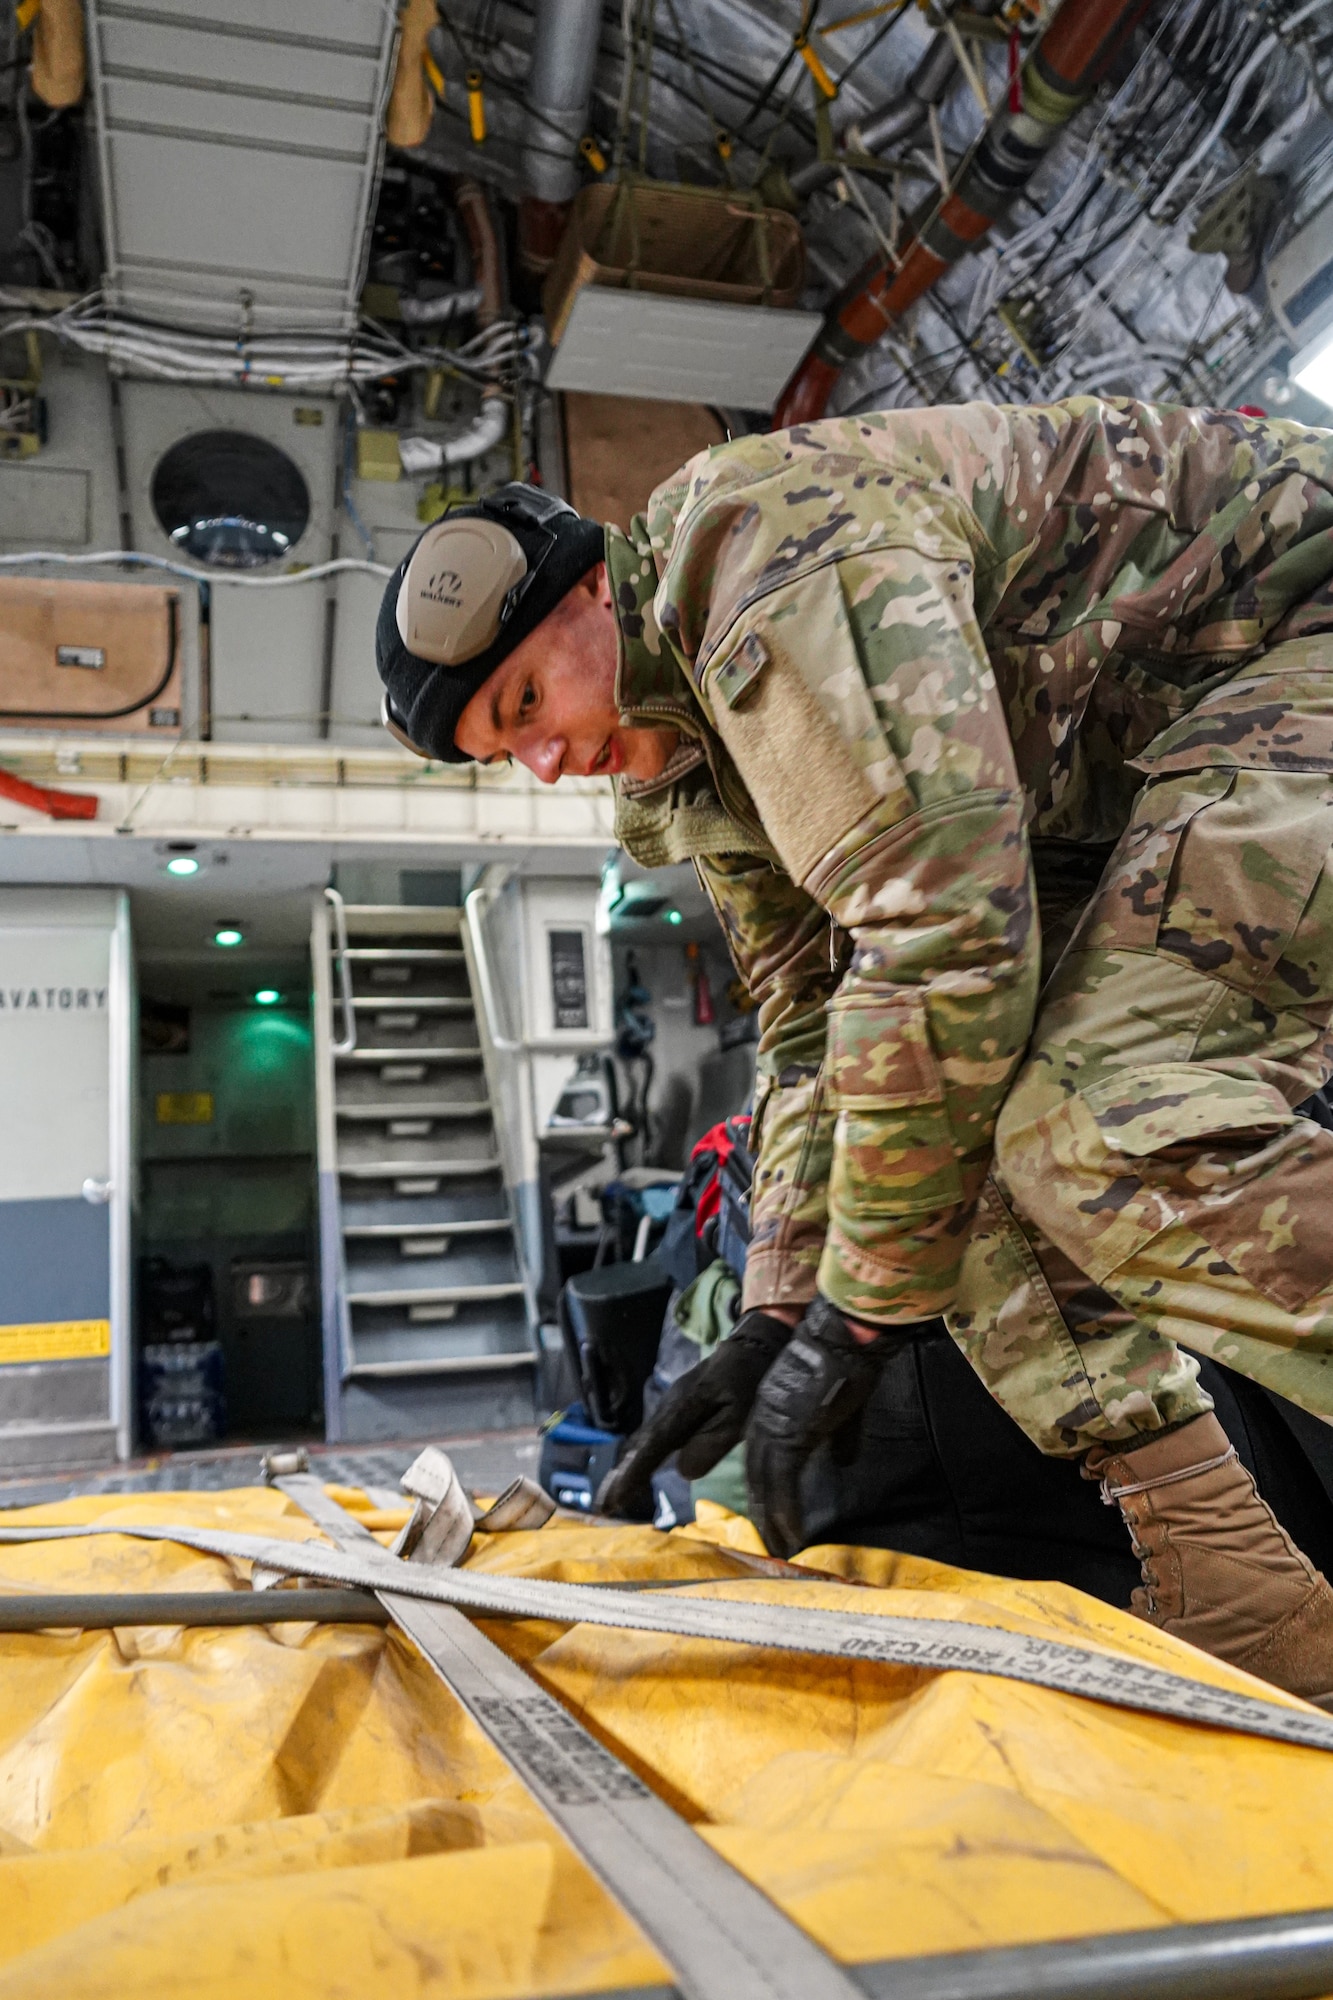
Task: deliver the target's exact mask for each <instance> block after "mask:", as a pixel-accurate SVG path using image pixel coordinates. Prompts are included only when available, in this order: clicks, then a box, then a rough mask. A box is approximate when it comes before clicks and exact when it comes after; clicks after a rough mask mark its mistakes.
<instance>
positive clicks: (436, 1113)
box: [336, 1097, 491, 1125]
mask: <svg viewBox="0 0 1333 2000" xmlns="http://www.w3.org/2000/svg"><path fill="white" fill-rule="evenodd" d="M490 1109H491V1101H490V1099H489V1098H488V1097H481V1098H478V1099H476V1101H475V1102H473V1103H471V1104H448V1103H444V1102H442V1101H441V1100H440V1099H438V1098H437V1099H436V1100H435V1101H434V1102H433V1103H428V1104H414V1103H413V1102H412V1101H411V1099H410V1098H404V1100H403V1102H402V1103H401V1104H339V1105H338V1106H337V1107H336V1110H337V1115H338V1116H339V1118H348V1119H353V1120H356V1119H360V1120H361V1121H362V1123H364V1124H368V1125H374V1124H376V1123H377V1122H378V1123H380V1124H383V1123H384V1122H385V1120H387V1119H398V1118H424V1119H427V1120H429V1121H431V1122H432V1123H433V1122H434V1121H435V1120H437V1119H443V1118H486V1117H489V1115H490Z"/></svg>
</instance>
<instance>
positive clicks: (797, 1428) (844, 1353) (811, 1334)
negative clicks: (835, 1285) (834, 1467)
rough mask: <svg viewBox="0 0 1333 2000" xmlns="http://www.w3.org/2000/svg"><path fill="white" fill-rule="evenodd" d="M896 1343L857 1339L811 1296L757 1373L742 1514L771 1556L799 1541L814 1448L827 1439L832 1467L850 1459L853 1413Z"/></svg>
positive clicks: (855, 1434) (854, 1441)
mask: <svg viewBox="0 0 1333 2000" xmlns="http://www.w3.org/2000/svg"><path fill="white" fill-rule="evenodd" d="M895 1345H896V1342H895V1341H894V1340H893V1338H892V1336H891V1334H890V1333H888V1332H887V1331H886V1332H885V1333H881V1334H880V1336H879V1337H878V1339H876V1340H873V1341H870V1342H869V1343H863V1342H861V1341H858V1340H856V1339H855V1338H854V1337H853V1334H852V1330H851V1328H850V1327H849V1326H848V1324H847V1322H846V1320H845V1319H844V1318H843V1316H842V1314H841V1313H840V1312H839V1311H838V1308H837V1307H836V1306H834V1305H830V1304H829V1302H828V1300H827V1299H816V1300H815V1301H814V1303H813V1305H811V1306H810V1307H809V1308H808V1309H807V1311H806V1315H805V1318H804V1319H803V1320H802V1321H801V1323H800V1325H799V1326H798V1327H797V1329H796V1332H795V1333H794V1334H793V1336H792V1338H791V1340H790V1341H789V1342H788V1344H787V1346H786V1347H785V1349H784V1350H783V1352H782V1354H781V1355H780V1356H779V1357H778V1359H777V1360H776V1361H775V1362H774V1363H773V1366H772V1367H771V1368H770V1369H769V1371H768V1373H767V1374H766V1375H765V1377H764V1380H763V1384H762V1386H761V1388H760V1390H759V1393H758V1395H757V1396H756V1398H755V1404H754V1411H753V1414H752V1415H751V1417H750V1424H749V1428H748V1430H747V1431H746V1433H745V1477H746V1482H747V1485H748V1487H749V1492H750V1518H751V1519H752V1520H753V1522H754V1524H755V1526H756V1527H757V1528H758V1530H759V1533H760V1534H761V1535H762V1537H763V1540H764V1546H765V1547H766V1548H767V1549H768V1550H769V1552H770V1554H772V1555H775V1556H784V1557H786V1556H791V1555H794V1554H795V1553H796V1551H797V1549H799V1548H803V1547H804V1546H805V1541H806V1535H805V1526H804V1521H803V1518H802V1511H801V1472H802V1470H803V1468H804V1466H805V1462H806V1460H807V1459H808V1458H809V1457H810V1456H811V1454H812V1453H813V1451H814V1449H815V1446H816V1445H818V1444H821V1443H822V1442H823V1441H824V1439H825V1438H828V1439H829V1440H830V1443H831V1446H832V1451H833V1457H834V1460H835V1462H836V1463H837V1464H839V1465H850V1464H851V1462H852V1460H853V1459H854V1458H855V1457H856V1453H857V1449H858V1447H859V1445H860V1440H861V1412H862V1411H863V1410H864V1408H865V1406H866V1404H867V1403H868V1402H869V1400H870V1397H871V1394H872V1392H873V1390H874V1387H875V1384H876V1382H877V1381H878V1380H879V1374H880V1370H881V1368H882V1367H883V1366H884V1363H885V1361H886V1360H887V1358H888V1356H889V1355H890V1353H892V1351H893V1349H894V1347H895Z"/></svg>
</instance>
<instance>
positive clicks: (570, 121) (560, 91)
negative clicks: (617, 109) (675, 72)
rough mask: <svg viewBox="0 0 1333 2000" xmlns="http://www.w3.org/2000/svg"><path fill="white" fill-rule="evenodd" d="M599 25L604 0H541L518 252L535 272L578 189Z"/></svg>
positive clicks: (545, 262)
mask: <svg viewBox="0 0 1333 2000" xmlns="http://www.w3.org/2000/svg"><path fill="white" fill-rule="evenodd" d="M601 24H602V9H601V0H537V31H536V35H535V37H534V39H533V44H532V64H531V67H530V68H529V71H528V87H527V105H528V115H527V132H526V139H525V144H524V148H523V189H524V193H523V199H522V201H521V203H520V205H519V255H520V257H521V258H522V261H523V263H524V265H525V266H526V267H527V269H528V270H530V271H534V272H536V271H544V270H545V269H546V268H547V267H548V266H549V264H550V262H551V259H552V258H553V257H554V255H555V251H556V246H557V244H558V243H559V241H560V238H561V236H562V234H563V233H564V227H565V222H566V219H567V217H568V215H569V204H570V203H571V202H572V201H573V199H574V196H575V195H576V194H577V193H578V191H579V172H578V158H579V142H580V140H581V139H582V138H583V137H584V135H585V133H586V132H587V130H588V111H589V107H590V105H591V103H592V77H593V69H594V66H595V64H596V61H597V37H598V33H599V31H600V29H601Z"/></svg>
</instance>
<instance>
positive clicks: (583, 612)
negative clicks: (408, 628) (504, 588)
mask: <svg viewBox="0 0 1333 2000" xmlns="http://www.w3.org/2000/svg"><path fill="white" fill-rule="evenodd" d="M618 658H619V637H618V633H617V628H616V614H615V608H614V606H613V605H612V602H611V585H610V582H609V580H608V577H607V573H606V564H605V563H598V565H597V567H596V569H594V570H590V571H589V572H588V574H587V576H585V577H584V578H583V580H582V581H581V582H580V583H576V584H575V586H574V588H573V589H572V590H571V591H568V592H567V593H566V595H565V596H564V597H562V598H561V600H560V602H559V604H557V605H556V607H555V609H554V611H551V612H548V614H547V616H546V617H545V618H543V620H542V622H541V624H540V625H538V626H537V627H536V629H535V630H534V631H532V632H529V634H528V636H527V638H526V639H524V640H522V641H521V643H520V644H519V645H517V646H515V648H514V650H513V652H512V653H511V654H510V655H509V657H508V659H507V660H504V661H502V662H501V664H500V665H499V666H498V667H497V668H496V670H495V672H494V673H493V674H492V675H491V677H490V679H489V680H488V681H486V682H484V683H483V685H482V686H481V687H479V688H478V690H477V692H476V693H475V694H474V695H473V697H472V699H471V701H470V702H469V703H468V705H467V707H466V708H465V709H464V710H463V713H462V715H461V716H460V717H459V721H458V727H457V729H456V730H455V731H454V740H455V742H456V743H457V745H458V747H459V749H460V750H462V751H464V752H465V753H466V755H467V756H469V757H475V758H476V760H477V762H478V763H481V764H493V763H502V762H503V761H504V759H505V758H506V757H516V758H517V759H518V761H519V763H520V764H526V765H527V767H528V769H529V770H530V771H531V772H532V773H533V774H534V775H535V776H536V777H538V778H540V779H541V781H542V783H543V784H544V785H553V784H554V783H555V781H556V779H557V778H570V777H576V778H591V777H603V776H606V777H612V776H614V775H615V774H616V773H617V772H623V773H624V774H625V775H626V776H627V777H631V778H655V777H657V776H658V775H659V773H660V772H661V771H662V770H663V769H664V768H665V766H666V763H667V761H668V759H669V758H670V756H671V753H672V751H673V750H674V749H675V747H676V743H677V740H678V739H677V735H676V732H675V730H674V729H626V728H625V727H624V726H623V724H622V723H621V720H620V711H619V709H618V708H617V707H616V666H617V663H618Z"/></svg>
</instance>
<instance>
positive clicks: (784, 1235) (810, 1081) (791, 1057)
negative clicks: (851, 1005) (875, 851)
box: [695, 854, 846, 1309]
mask: <svg viewBox="0 0 1333 2000" xmlns="http://www.w3.org/2000/svg"><path fill="white" fill-rule="evenodd" d="M695 865H696V867H697V868H698V870H699V878H700V880H701V881H702V883H703V885H704V887H705V889H706V890H707V891H708V894H709V896H710V897H711V898H712V901H713V907H714V909H715V910H716V911H717V914H718V917H719V919H720V921H721V924H722V928H723V930H724V932H725V933H726V938H727V943H728V945H729V946H730V949H731V956H732V959H733V961H734V963H735V966H736V970H737V971H738V972H739V973H740V975H741V978H742V979H743V980H744V981H745V983H746V985H747V986H748V987H749V989H750V992H751V993H752V994H753V996H754V998H755V999H756V1000H757V1001H758V1003H759V1029H760V1040H759V1060H758V1070H757V1076H756V1079H755V1117H754V1127H753V1137H754V1142H755V1143H756V1144H757V1145H758V1148H759V1160H758V1162H757V1165H756V1168H755V1175H754V1184H753V1188H752V1191H751V1198H750V1253H749V1256H748V1258H747V1259H746V1265H745V1294H744V1303H745V1306H746V1307H747V1309H748V1308H749V1307H751V1306H769V1305H807V1304H808V1303H809V1302H810V1300H811V1299H812V1298H813V1297H814V1295H815V1274H816V1272H817V1271H818V1269H819V1260H820V1257H821V1256H822V1255H823V1251H824V1239H825V1236H826V1234H827V1230H828V1178H829V1171H830V1169H831V1167H832V1164H833V1113H832V1112H831V1111H830V1109H829V1107H828V1103H827V1101H826V1097H825V1091H824V1047H825V1041H826V1039H827V1020H826V1017H825V1009H826V1007H827V1006H828V1002H829V1000H830V998H831V997H832V995H833V993H834V992H835V991H836V989H837V985H838V979H839V970H838V957H839V948H840V947H842V948H843V950H844V956H845V946H846V940H845V938H843V937H842V935H841V933H839V932H838V931H837V930H836V927H835V926H834V925H832V924H831V923H830V920H829V917H828V913H827V911H825V910H824V909H822V908H821V907H820V905H819V904H818V903H817V902H816V901H815V899H814V897H813V896H809V895H807V894H806V892H805V890H804V889H800V888H798V887H797V885H796V883H794V882H793V881H792V879H791V877H790V876H789V875H787V874H786V873H785V872H784V871H783V870H782V868H780V867H777V866H775V865H774V864H773V863H772V862H770V861H765V860H762V859H760V858H758V857H757V856H754V855H749V854H737V855H712V856H708V857H706V858H704V859H701V860H699V861H698V862H696V864H695Z"/></svg>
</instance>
